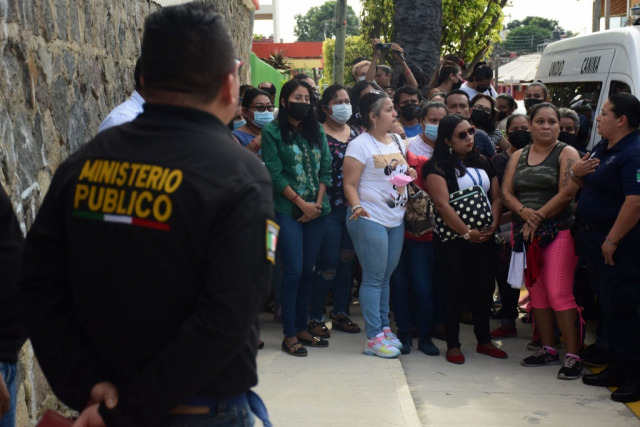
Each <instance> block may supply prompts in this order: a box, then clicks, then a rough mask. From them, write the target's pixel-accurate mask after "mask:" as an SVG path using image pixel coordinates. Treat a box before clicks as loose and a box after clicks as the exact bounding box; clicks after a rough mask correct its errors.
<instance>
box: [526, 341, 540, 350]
mask: <svg viewBox="0 0 640 427" xmlns="http://www.w3.org/2000/svg"><path fill="white" fill-rule="evenodd" d="M541 348H542V341H540V340H538V341H531V342H530V343H529V344H527V350H531V351H537V350H540V349H541Z"/></svg>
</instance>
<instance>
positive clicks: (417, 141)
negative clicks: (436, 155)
mask: <svg viewBox="0 0 640 427" xmlns="http://www.w3.org/2000/svg"><path fill="white" fill-rule="evenodd" d="M407 142H408V143H409V151H411V152H412V153H413V154H415V155H416V156H424V157H426V158H427V159H430V158H431V156H433V148H432V147H431V146H430V145H429V144H427V143H426V142H424V140H423V139H422V137H421V136H420V135H416V136H412V137H411V138H407Z"/></svg>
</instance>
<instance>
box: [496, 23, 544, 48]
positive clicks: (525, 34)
mask: <svg viewBox="0 0 640 427" xmlns="http://www.w3.org/2000/svg"><path fill="white" fill-rule="evenodd" d="M550 38H551V30H550V29H548V28H543V27H539V26H537V25H525V26H523V27H517V28H515V29H513V30H511V31H509V34H508V35H507V39H506V40H505V41H504V43H502V44H501V47H502V48H503V49H505V50H507V51H511V52H518V53H519V54H526V53H533V52H536V50H537V47H538V45H539V44H540V43H544V41H545V39H550Z"/></svg>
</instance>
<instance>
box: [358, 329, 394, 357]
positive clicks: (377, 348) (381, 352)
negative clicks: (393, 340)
mask: <svg viewBox="0 0 640 427" xmlns="http://www.w3.org/2000/svg"><path fill="white" fill-rule="evenodd" d="M362 354H366V355H367V356H378V357H382V358H385V359H393V358H395V357H398V356H399V355H400V350H398V349H397V348H395V347H394V346H392V345H391V344H389V343H388V342H387V340H385V339H384V334H378V336H376V337H375V338H374V339H372V340H371V339H368V340H367V342H365V344H364V349H363V350H362Z"/></svg>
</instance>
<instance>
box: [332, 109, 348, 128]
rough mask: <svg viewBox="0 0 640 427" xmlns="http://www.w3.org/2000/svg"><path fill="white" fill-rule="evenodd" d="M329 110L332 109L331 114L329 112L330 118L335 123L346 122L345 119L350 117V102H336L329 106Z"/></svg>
mask: <svg viewBox="0 0 640 427" xmlns="http://www.w3.org/2000/svg"><path fill="white" fill-rule="evenodd" d="M331 110H333V114H331V116H330V117H331V118H332V119H333V121H335V122H336V123H340V124H341V125H343V124H345V123H347V121H348V120H349V119H350V118H351V113H352V110H351V104H336V105H332V106H331Z"/></svg>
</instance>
